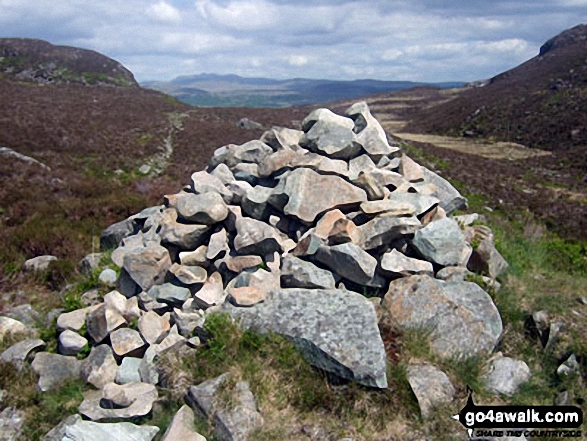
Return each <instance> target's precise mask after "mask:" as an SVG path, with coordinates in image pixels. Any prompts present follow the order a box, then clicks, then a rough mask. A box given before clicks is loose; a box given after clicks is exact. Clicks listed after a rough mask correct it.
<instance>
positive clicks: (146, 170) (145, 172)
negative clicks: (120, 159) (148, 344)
mask: <svg viewBox="0 0 587 441" xmlns="http://www.w3.org/2000/svg"><path fill="white" fill-rule="evenodd" d="M150 172H151V166H150V165H148V164H143V165H141V166H140V167H139V173H140V174H142V175H148V174H149V173H150Z"/></svg>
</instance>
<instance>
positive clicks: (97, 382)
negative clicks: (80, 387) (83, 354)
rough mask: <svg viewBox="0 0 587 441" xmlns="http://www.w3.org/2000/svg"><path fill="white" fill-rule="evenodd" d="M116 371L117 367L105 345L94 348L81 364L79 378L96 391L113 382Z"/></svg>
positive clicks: (108, 348)
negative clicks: (95, 388)
mask: <svg viewBox="0 0 587 441" xmlns="http://www.w3.org/2000/svg"><path fill="white" fill-rule="evenodd" d="M117 371H118V365H117V364H116V360H115V359H114V355H113V354H112V349H110V346H108V345H106V344H103V345H99V346H94V347H93V348H92V350H91V351H90V355H88V357H87V358H86V359H85V360H83V361H82V363H81V378H82V379H83V380H84V381H85V382H87V383H90V384H92V385H93V386H95V387H97V388H98V389H101V388H102V387H104V385H105V384H107V383H111V382H113V381H114V378H115V377H116V373H117Z"/></svg>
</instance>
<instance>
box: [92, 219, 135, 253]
mask: <svg viewBox="0 0 587 441" xmlns="http://www.w3.org/2000/svg"><path fill="white" fill-rule="evenodd" d="M135 228H136V224H135V221H134V220H132V219H130V218H128V219H125V220H123V221H120V222H117V223H115V224H113V225H110V226H109V227H108V228H106V229H105V230H104V231H103V232H102V234H101V235H100V249H101V250H102V251H106V250H110V249H113V248H116V247H117V246H118V245H119V244H120V242H122V239H124V238H125V237H128V236H132V235H133V234H134V233H135V232H136V230H135Z"/></svg>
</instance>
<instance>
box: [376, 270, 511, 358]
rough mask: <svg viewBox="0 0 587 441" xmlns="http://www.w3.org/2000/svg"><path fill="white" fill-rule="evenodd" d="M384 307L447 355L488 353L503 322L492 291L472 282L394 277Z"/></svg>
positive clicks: (497, 338)
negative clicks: (488, 291) (421, 333)
mask: <svg viewBox="0 0 587 441" xmlns="http://www.w3.org/2000/svg"><path fill="white" fill-rule="evenodd" d="M383 306H384V308H386V309H387V310H388V311H389V313H390V314H391V317H392V318H393V319H394V320H395V321H396V322H397V323H398V324H399V326H400V327H401V328H403V329H414V330H418V331H421V332H423V333H424V334H425V335H427V336H428V338H429V340H430V346H431V349H432V351H433V352H434V353H436V354H437V355H438V356H440V357H443V358H452V357H460V356H462V357H472V356H477V355H484V354H488V353H490V352H492V351H493V349H494V348H495V346H496V345H497V343H498V341H499V339H500V337H501V333H502V330H503V328H502V322H501V317H500V315H499V312H498V310H497V308H496V307H495V305H494V303H493V301H492V300H491V297H490V296H489V294H487V293H486V292H485V291H483V290H482V289H481V288H480V287H479V285H477V284H475V283H471V282H443V281H438V280H436V279H433V278H431V277H428V276H412V277H407V278H402V279H397V280H394V281H393V282H391V283H390V284H389V290H388V291H387V294H386V295H385V297H384V299H383Z"/></svg>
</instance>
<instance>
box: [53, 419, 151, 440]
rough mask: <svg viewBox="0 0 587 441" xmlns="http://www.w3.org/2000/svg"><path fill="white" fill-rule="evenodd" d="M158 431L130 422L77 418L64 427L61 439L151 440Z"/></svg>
mask: <svg viewBox="0 0 587 441" xmlns="http://www.w3.org/2000/svg"><path fill="white" fill-rule="evenodd" d="M158 432H159V428H158V427H155V426H137V425H136V424H132V423H94V422H92V421H84V420H81V419H80V420H78V421H76V422H75V423H74V424H72V425H71V426H68V427H67V428H66V429H65V436H64V437H63V440H62V441H151V440H152V439H153V438H154V437H155V435H157V433H158Z"/></svg>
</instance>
